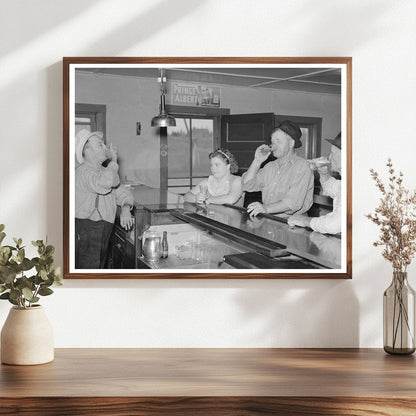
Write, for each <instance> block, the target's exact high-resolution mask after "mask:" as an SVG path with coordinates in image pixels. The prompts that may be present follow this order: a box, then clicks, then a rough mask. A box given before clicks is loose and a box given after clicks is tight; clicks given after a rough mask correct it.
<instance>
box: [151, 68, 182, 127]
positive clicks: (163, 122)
mask: <svg viewBox="0 0 416 416" xmlns="http://www.w3.org/2000/svg"><path fill="white" fill-rule="evenodd" d="M158 81H159V82H160V106H159V115H157V116H155V117H153V118H152V122H151V126H152V127H171V126H176V120H175V118H174V117H172V116H171V115H169V114H168V113H167V112H166V106H165V96H166V84H165V83H166V75H165V70H164V69H162V68H161V69H160V78H158Z"/></svg>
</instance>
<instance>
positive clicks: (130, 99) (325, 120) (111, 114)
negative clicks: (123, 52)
mask: <svg viewBox="0 0 416 416" xmlns="http://www.w3.org/2000/svg"><path fill="white" fill-rule="evenodd" d="M170 81H172V80H170ZM75 85H76V88H75V102H77V103H84V104H102V105H105V106H106V120H107V124H106V127H107V142H111V143H113V144H114V145H115V146H116V148H117V152H118V155H119V162H120V177H121V179H122V181H126V180H128V181H134V182H139V183H144V184H146V185H149V186H153V187H159V183H160V181H159V176H160V175H159V170H160V169H159V167H160V163H159V138H158V134H157V133H158V129H155V128H154V127H151V126H150V120H151V119H152V117H153V116H154V115H156V114H158V108H159V94H160V93H159V88H158V87H159V84H158V83H157V79H149V78H133V77H131V76H124V77H123V76H115V75H108V74H95V73H91V72H81V71H80V72H77V74H76V76H75ZM168 91H170V89H168ZM221 94H222V96H221V100H222V103H221V106H222V107H223V108H227V109H229V110H230V113H231V114H240V113H262V112H265V113H267V112H271V113H275V114H291V115H298V116H309V117H322V135H323V138H333V137H335V136H336V135H337V134H338V132H339V130H340V125H341V119H340V106H341V98H340V96H339V95H335V94H333V95H331V94H312V93H301V92H293V91H285V90H277V91H271V90H268V89H264V88H263V89H258V90H253V88H240V87H231V86H225V85H223V86H222V87H221ZM169 99H170V96H169V95H168V96H167V102H170V101H169ZM137 121H140V122H141V126H142V128H141V134H140V136H137V135H136V131H135V127H136V122H137ZM322 150H323V152H326V153H327V154H328V153H329V151H330V145H329V143H328V142H326V141H325V140H323V146H322Z"/></svg>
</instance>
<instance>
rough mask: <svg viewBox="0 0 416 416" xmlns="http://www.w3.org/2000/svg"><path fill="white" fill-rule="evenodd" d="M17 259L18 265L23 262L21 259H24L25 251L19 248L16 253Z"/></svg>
mask: <svg viewBox="0 0 416 416" xmlns="http://www.w3.org/2000/svg"><path fill="white" fill-rule="evenodd" d="M17 258H18V260H19V263H21V262H22V261H23V259H24V258H25V249H24V248H21V249H20V250H19V251H18V252H17Z"/></svg>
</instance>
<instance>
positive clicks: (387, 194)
mask: <svg viewBox="0 0 416 416" xmlns="http://www.w3.org/2000/svg"><path fill="white" fill-rule="evenodd" d="M387 168H388V171H389V180H388V183H387V184H386V185H384V184H383V182H382V181H381V179H380V177H379V174H378V173H377V172H376V171H375V170H374V169H371V170H370V172H371V177H372V178H373V179H374V181H375V183H376V186H377V188H378V189H379V190H380V192H381V194H382V197H381V199H380V204H379V206H378V207H377V208H376V209H375V211H374V213H373V214H368V215H366V217H367V218H368V219H370V220H371V221H372V222H374V223H375V224H377V225H379V226H380V236H379V239H378V240H377V241H376V242H374V243H373V245H374V246H376V247H377V246H384V250H383V252H382V254H383V257H384V258H385V259H386V260H388V261H389V262H391V263H392V266H393V269H394V270H395V271H401V272H405V271H406V269H407V266H408V265H409V264H410V263H411V261H412V259H413V257H414V255H415V253H416V191H410V190H408V189H406V188H405V187H404V186H403V173H402V172H399V173H398V174H397V173H396V171H395V170H394V168H393V164H392V161H391V159H388V162H387Z"/></svg>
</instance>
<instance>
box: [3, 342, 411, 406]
mask: <svg viewBox="0 0 416 416" xmlns="http://www.w3.org/2000/svg"><path fill="white" fill-rule="evenodd" d="M415 374H416V361H415V358H414V356H391V355H387V354H386V353H384V351H383V350H381V349H56V354H55V360H54V361H53V362H51V363H48V364H43V365H39V366H9V365H4V364H3V365H1V366H0V399H1V398H4V399H6V398H13V397H14V398H16V397H92V396H99V397H110V396H123V397H127V396H129V397H145V396H147V397H173V396H186V397H196V396H205V397H224V396H229V397H231V396H233V397H237V396H238V397H241V396H252V397H253V396H256V397H265V396H268V397H275V398H276V397H289V398H290V397H324V396H325V397H329V398H330V397H338V398H339V397H357V398H360V397H373V398H374V397H376V398H378V397H396V398H400V397H402V398H416V377H415Z"/></svg>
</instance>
